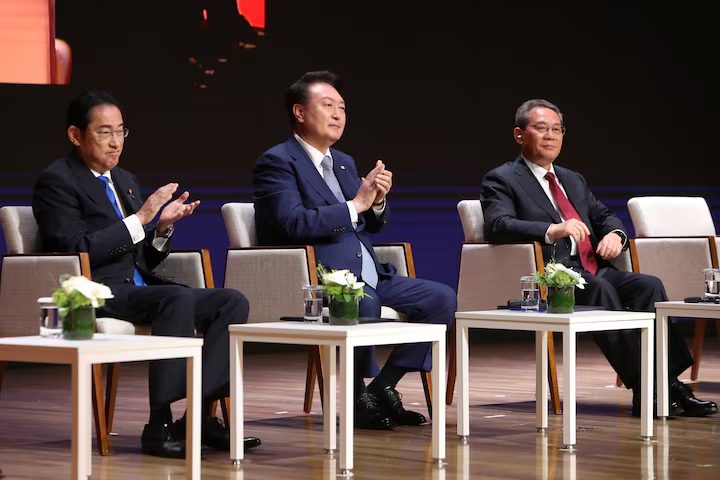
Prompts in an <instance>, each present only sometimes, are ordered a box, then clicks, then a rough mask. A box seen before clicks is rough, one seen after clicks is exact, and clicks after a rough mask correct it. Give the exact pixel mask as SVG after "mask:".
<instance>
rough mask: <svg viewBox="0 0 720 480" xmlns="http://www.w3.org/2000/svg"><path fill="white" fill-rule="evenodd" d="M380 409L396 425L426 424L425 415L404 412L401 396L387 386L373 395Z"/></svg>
mask: <svg viewBox="0 0 720 480" xmlns="http://www.w3.org/2000/svg"><path fill="white" fill-rule="evenodd" d="M375 396H376V397H377V399H378V403H379V404H380V407H382V408H383V409H384V410H385V411H386V412H387V413H388V416H389V417H390V418H391V419H392V420H393V421H394V422H395V423H396V424H398V425H422V424H423V423H425V422H427V420H425V415H423V414H422V413H418V412H412V411H410V410H405V409H404V408H403V405H402V395H401V394H400V392H398V391H397V390H395V389H394V388H393V387H390V386H387V387H385V388H384V389H383V390H382V391H381V392H378V393H376V394H375Z"/></svg>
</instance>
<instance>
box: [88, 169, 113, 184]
mask: <svg viewBox="0 0 720 480" xmlns="http://www.w3.org/2000/svg"><path fill="white" fill-rule="evenodd" d="M90 171H91V172H92V174H93V175H95V178H97V177H99V176H104V177H107V178H109V179H110V183H112V177H111V176H110V170H108V171H107V172H105V173H98V172H96V171H95V170H93V169H92V168H91V169H90Z"/></svg>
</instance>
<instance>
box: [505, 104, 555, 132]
mask: <svg viewBox="0 0 720 480" xmlns="http://www.w3.org/2000/svg"><path fill="white" fill-rule="evenodd" d="M535 107H545V108H549V109H550V110H552V111H554V112H555V113H557V114H558V117H560V125H562V124H563V114H562V112H561V111H560V109H559V108H558V107H556V106H555V105H553V104H552V103H550V102H548V101H547V100H543V99H541V98H536V99H533V100H528V101H527V102H525V103H523V104H522V105H520V107H519V108H518V109H517V112H515V126H517V127H519V128H521V129H523V130H525V128H526V127H527V126H528V124H529V123H530V112H531V111H532V109H533V108H535Z"/></svg>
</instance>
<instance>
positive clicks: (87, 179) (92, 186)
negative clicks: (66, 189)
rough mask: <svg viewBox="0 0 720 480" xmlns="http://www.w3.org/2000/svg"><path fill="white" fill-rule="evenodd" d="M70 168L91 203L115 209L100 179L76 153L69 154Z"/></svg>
mask: <svg viewBox="0 0 720 480" xmlns="http://www.w3.org/2000/svg"><path fill="white" fill-rule="evenodd" d="M68 163H69V165H70V170H72V172H73V174H74V175H75V178H77V181H78V183H80V186H81V187H82V190H83V191H84V192H85V194H86V195H87V196H88V197H89V198H90V200H92V202H93V203H96V204H97V205H100V206H102V207H105V208H107V209H109V210H111V211H113V212H114V211H115V208H114V207H113V206H112V203H110V199H109V198H108V197H107V195H106V194H105V187H103V184H102V182H101V181H100V180H98V179H97V178H96V177H95V175H93V173H92V172H91V171H90V169H89V168H88V167H87V165H85V163H83V161H82V160H80V159H79V158H78V156H77V154H76V153H73V154H71V155H70V156H69V161H68Z"/></svg>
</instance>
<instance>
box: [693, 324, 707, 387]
mask: <svg viewBox="0 0 720 480" xmlns="http://www.w3.org/2000/svg"><path fill="white" fill-rule="evenodd" d="M706 323H707V320H706V319H704V318H696V319H695V339H694V340H693V352H692V356H693V365H692V367H691V369H690V380H693V381H695V380H697V377H698V371H699V370H700V357H702V347H703V340H705V327H706Z"/></svg>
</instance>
